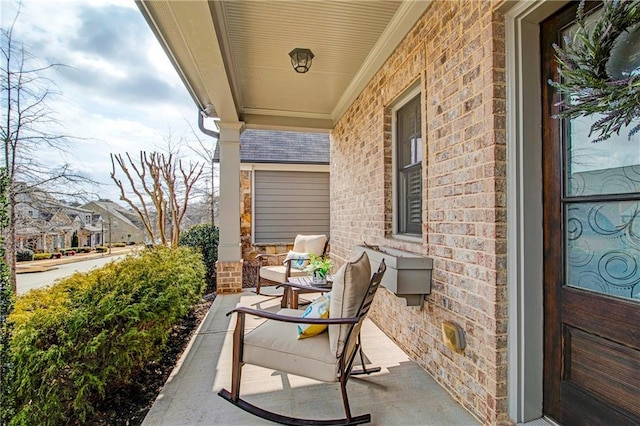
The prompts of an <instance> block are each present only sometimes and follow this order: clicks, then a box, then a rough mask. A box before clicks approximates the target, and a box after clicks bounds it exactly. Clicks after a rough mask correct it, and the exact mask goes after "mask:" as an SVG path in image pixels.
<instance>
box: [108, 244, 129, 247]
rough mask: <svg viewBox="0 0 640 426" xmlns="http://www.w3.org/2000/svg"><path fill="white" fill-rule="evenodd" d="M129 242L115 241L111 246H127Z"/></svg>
mask: <svg viewBox="0 0 640 426" xmlns="http://www.w3.org/2000/svg"><path fill="white" fill-rule="evenodd" d="M126 246H127V243H113V244H111V247H126Z"/></svg>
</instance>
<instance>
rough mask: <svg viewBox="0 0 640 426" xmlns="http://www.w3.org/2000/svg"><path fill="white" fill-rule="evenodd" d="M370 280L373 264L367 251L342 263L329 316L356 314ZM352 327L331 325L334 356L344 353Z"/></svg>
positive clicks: (340, 316) (333, 289)
mask: <svg viewBox="0 0 640 426" xmlns="http://www.w3.org/2000/svg"><path fill="white" fill-rule="evenodd" d="M370 280H371V265H370V263H369V256H367V253H365V252H361V253H358V254H357V255H356V256H354V257H353V258H351V259H350V260H349V261H348V262H346V263H345V264H344V265H342V267H340V269H339V270H338V272H336V274H335V276H334V278H333V286H332V288H331V306H330V308H329V318H349V317H354V316H356V314H357V313H358V310H359V309H360V305H361V304H362V301H363V300H364V297H365V295H366V292H367V289H368V288H369V281H370ZM350 327H351V326H350V325H349V324H342V325H330V326H329V341H330V346H331V353H332V354H333V355H334V356H336V357H340V355H341V354H342V350H343V348H344V345H345V342H346V339H347V334H348V333H349V328H350Z"/></svg>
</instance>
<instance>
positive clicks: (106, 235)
mask: <svg viewBox="0 0 640 426" xmlns="http://www.w3.org/2000/svg"><path fill="white" fill-rule="evenodd" d="M82 208H83V209H85V210H89V211H91V212H93V214H94V215H99V216H100V217H101V219H102V222H101V230H102V235H103V239H102V241H104V243H109V242H114V243H142V242H144V241H145V237H146V234H145V232H144V228H143V226H142V223H141V221H140V219H139V218H138V216H137V215H136V214H135V213H133V212H131V211H129V210H127V209H126V208H124V207H123V206H121V205H120V204H118V203H114V202H113V201H111V200H99V201H91V202H89V203H87V204H85V205H83V206H82Z"/></svg>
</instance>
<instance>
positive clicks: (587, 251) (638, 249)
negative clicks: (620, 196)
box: [565, 201, 640, 300]
mask: <svg viewBox="0 0 640 426" xmlns="http://www.w3.org/2000/svg"><path fill="white" fill-rule="evenodd" d="M565 217H566V221H567V222H566V223H567V226H566V234H567V235H566V241H567V247H566V253H567V281H566V282H567V285H569V286H572V287H579V288H583V289H587V290H592V291H596V292H599V293H604V294H609V295H612V296H617V297H623V298H628V299H637V300H640V202H639V201H607V202H592V203H574V204H568V205H567V207H566V211H565Z"/></svg>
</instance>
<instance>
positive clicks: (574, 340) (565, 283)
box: [540, 3, 640, 425]
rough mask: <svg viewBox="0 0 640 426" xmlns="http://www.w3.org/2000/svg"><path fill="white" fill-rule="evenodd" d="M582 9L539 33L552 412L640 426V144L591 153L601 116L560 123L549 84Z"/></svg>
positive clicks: (577, 420) (572, 9) (639, 138)
mask: <svg viewBox="0 0 640 426" xmlns="http://www.w3.org/2000/svg"><path fill="white" fill-rule="evenodd" d="M576 6H577V5H576V4H575V3H574V4H570V5H569V6H568V7H566V8H564V9H563V10H561V11H560V12H558V13H557V14H555V15H554V16H552V17H550V18H549V19H547V20H546V21H545V22H543V23H542V24H541V27H540V34H541V49H542V55H543V58H542V81H543V82H544V83H543V89H542V91H543V106H542V108H543V180H544V194H543V204H544V281H545V282H544V292H545V293H544V295H545V302H544V309H545V316H544V321H545V324H544V332H545V336H544V345H545V347H544V356H545V360H544V412H545V414H546V415H548V416H550V417H552V418H554V419H556V420H557V421H559V422H560V423H562V424H564V425H588V424H602V425H626V424H635V425H638V424H640V135H635V136H634V137H632V138H631V139H628V137H627V134H628V129H623V130H622V131H621V132H620V135H619V136H618V137H614V138H612V139H609V140H606V141H603V142H598V143H591V141H590V140H591V139H592V138H591V139H590V138H589V136H588V133H589V126H590V124H591V123H593V122H594V121H595V120H597V119H598V117H597V116H590V117H584V118H580V119H574V120H554V119H553V118H551V116H552V115H553V114H554V113H555V112H557V110H556V107H555V106H554V104H555V103H556V102H558V100H559V99H558V97H557V96H558V95H557V94H556V93H555V90H554V89H553V88H552V87H550V86H549V85H548V84H547V83H546V82H547V81H548V80H549V79H552V80H556V79H557V64H556V62H555V59H554V56H555V52H554V50H553V49H552V44H553V43H557V44H559V45H561V44H562V40H563V36H565V35H568V34H570V31H571V29H572V23H573V20H574V19H575V14H576ZM598 13H599V11H597V10H596V11H594V12H593V15H592V16H594V17H595V16H597V14H598ZM592 19H593V18H592ZM639 33H640V31H639ZM636 37H637V39H638V40H640V36H636ZM638 46H640V43H637V44H636V45H635V49H637V51H638V52H640V47H638ZM622 50H624V49H622ZM614 52H615V49H614ZM620 59H621V60H627V59H628V58H626V57H625V58H620ZM638 71H639V70H638V69H636V70H635V72H638Z"/></svg>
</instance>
